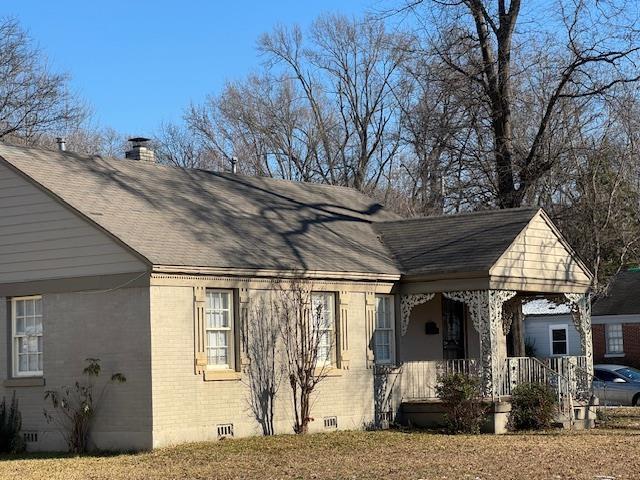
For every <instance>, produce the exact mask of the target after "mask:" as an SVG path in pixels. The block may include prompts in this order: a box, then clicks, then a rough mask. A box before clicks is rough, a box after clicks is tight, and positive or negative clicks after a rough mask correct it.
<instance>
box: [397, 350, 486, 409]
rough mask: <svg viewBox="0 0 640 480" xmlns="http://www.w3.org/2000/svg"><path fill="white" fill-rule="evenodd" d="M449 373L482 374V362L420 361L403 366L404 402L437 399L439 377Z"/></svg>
mask: <svg viewBox="0 0 640 480" xmlns="http://www.w3.org/2000/svg"><path fill="white" fill-rule="evenodd" d="M449 373H464V374H467V375H479V374H480V360H479V359H475V358H471V359H459V360H420V361H411V362H405V363H404V364H403V365H402V380H401V388H402V400H403V401H416V400H429V399H435V398H437V395H436V386H437V384H438V377H439V376H441V375H446V374H449Z"/></svg>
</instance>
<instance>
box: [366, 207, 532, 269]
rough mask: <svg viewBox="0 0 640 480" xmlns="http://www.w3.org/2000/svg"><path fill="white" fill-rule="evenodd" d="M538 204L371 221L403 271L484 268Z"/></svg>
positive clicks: (490, 262)
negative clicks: (377, 222)
mask: <svg viewBox="0 0 640 480" xmlns="http://www.w3.org/2000/svg"><path fill="white" fill-rule="evenodd" d="M537 211H538V209H530V208H514V209H509V210H493V211H486V212H474V213H464V214H458V215H444V216H437V217H426V218H416V219H409V220H398V221H387V222H383V223H379V224H376V226H375V228H376V230H377V231H378V232H379V233H380V235H381V236H382V239H383V241H384V243H385V245H386V246H387V247H388V248H389V249H390V250H391V252H392V253H393V255H394V256H395V258H396V260H397V261H398V263H399V265H400V267H401V270H402V272H403V273H404V274H405V275H407V276H422V275H433V274H448V273H459V272H478V273H485V274H486V273H488V271H489V269H490V268H491V267H492V266H493V265H494V263H495V262H496V261H497V260H498V258H499V257H500V255H502V254H503V253H504V252H505V250H507V248H509V246H510V245H511V243H512V242H513V241H514V239H515V238H516V236H517V235H518V234H519V233H520V232H521V231H522V230H523V229H524V228H525V227H526V226H527V224H528V223H529V222H530V221H531V219H532V218H533V216H534V215H535V214H536V212H537Z"/></svg>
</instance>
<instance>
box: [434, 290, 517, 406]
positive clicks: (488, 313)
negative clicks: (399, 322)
mask: <svg viewBox="0 0 640 480" xmlns="http://www.w3.org/2000/svg"><path fill="white" fill-rule="evenodd" d="M443 295H444V296H445V297H447V298H450V299H452V300H456V301H458V302H463V303H464V304H466V305H467V309H468V311H469V316H470V317H471V323H472V325H473V327H474V328H475V329H476V330H477V331H478V333H479V334H480V352H481V356H482V358H481V364H482V382H483V387H484V393H485V395H487V396H490V397H492V398H493V397H497V396H499V395H500V383H499V381H500V377H501V372H502V370H503V367H504V360H505V358H506V345H505V348H500V346H501V345H500V343H499V342H500V340H502V339H503V338H504V335H503V328H504V327H503V322H502V305H503V304H504V303H505V302H506V301H508V300H510V299H512V298H513V297H514V296H515V295H516V292H515V291H513V290H463V291H459V292H443Z"/></svg>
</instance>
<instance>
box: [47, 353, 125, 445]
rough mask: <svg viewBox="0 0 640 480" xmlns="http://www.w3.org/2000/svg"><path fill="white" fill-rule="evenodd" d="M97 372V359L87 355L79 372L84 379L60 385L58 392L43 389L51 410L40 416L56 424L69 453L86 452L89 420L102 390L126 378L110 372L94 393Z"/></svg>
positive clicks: (98, 364) (94, 412) (98, 369)
mask: <svg viewBox="0 0 640 480" xmlns="http://www.w3.org/2000/svg"><path fill="white" fill-rule="evenodd" d="M101 371H102V368H101V367H100V360H99V359H97V358H87V366H86V367H85V368H84V370H83V371H82V374H83V375H84V376H85V377H86V380H84V381H76V382H75V383H74V384H73V386H64V387H62V388H61V389H60V391H56V390H47V391H46V392H45V395H44V398H45V400H47V399H48V400H50V401H51V406H52V407H53V409H54V413H51V412H48V411H47V410H46V409H45V411H44V416H45V418H46V419H47V422H49V423H55V424H56V425H57V426H58V428H59V429H60V432H61V433H62V435H63V436H64V439H65V440H66V442H67V446H68V447H69V452H71V453H85V452H87V450H88V449H89V436H90V433H91V426H92V423H93V419H94V417H95V415H96V412H97V411H98V407H99V405H100V401H101V400H102V396H103V395H104V392H105V390H106V389H107V387H108V386H109V385H110V384H112V383H123V382H125V381H126V378H125V377H124V375H122V374H121V373H114V374H113V375H111V378H110V379H109V380H108V381H107V382H106V383H105V384H104V385H103V386H102V389H100V390H99V391H98V393H97V394H96V393H94V388H95V385H94V381H95V379H97V378H98V377H99V376H100V373H101Z"/></svg>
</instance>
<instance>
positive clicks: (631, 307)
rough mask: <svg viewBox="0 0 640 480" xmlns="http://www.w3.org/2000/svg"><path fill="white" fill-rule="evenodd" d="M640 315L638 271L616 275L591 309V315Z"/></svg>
mask: <svg viewBox="0 0 640 480" xmlns="http://www.w3.org/2000/svg"><path fill="white" fill-rule="evenodd" d="M636 313H640V271H633V270H628V271H626V272H620V273H618V274H617V275H616V276H615V278H614V279H613V281H612V282H611V285H609V289H608V290H607V293H606V295H605V296H603V297H601V298H599V299H597V300H596V301H595V302H594V303H593V306H592V307H591V315H632V314H636Z"/></svg>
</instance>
